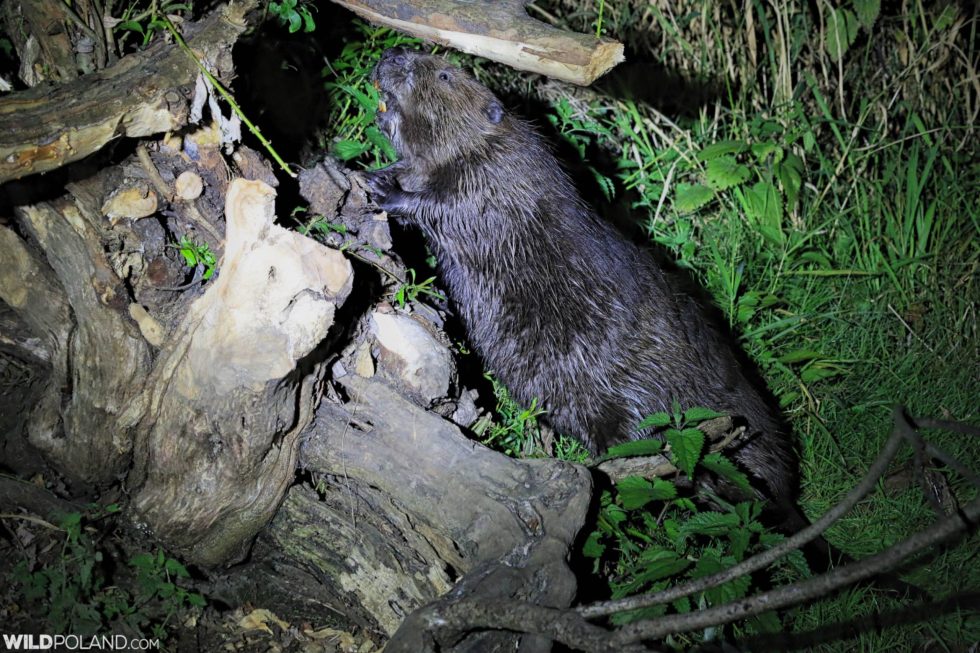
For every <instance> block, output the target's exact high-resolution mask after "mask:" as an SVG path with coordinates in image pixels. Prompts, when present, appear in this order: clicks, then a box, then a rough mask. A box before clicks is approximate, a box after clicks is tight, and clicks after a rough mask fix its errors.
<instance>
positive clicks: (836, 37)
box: [824, 9, 858, 62]
mask: <svg viewBox="0 0 980 653" xmlns="http://www.w3.org/2000/svg"><path fill="white" fill-rule="evenodd" d="M857 30H858V22H857V18H855V16H854V13H853V12H852V11H851V10H849V9H835V10H834V11H833V12H832V13H831V14H830V17H829V19H828V20H827V34H826V40H825V41H824V49H826V50H827V54H828V55H830V58H831V59H832V60H833V61H835V62H837V61H840V60H841V59H842V58H843V57H844V54H845V53H846V52H847V49H848V48H849V47H851V45H852V44H853V43H854V39H856V38H857Z"/></svg>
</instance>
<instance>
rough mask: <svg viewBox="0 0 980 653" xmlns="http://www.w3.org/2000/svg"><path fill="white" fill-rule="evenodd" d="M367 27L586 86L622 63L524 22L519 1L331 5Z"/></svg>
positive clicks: (354, 0)
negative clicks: (354, 15) (378, 27)
mask: <svg viewBox="0 0 980 653" xmlns="http://www.w3.org/2000/svg"><path fill="white" fill-rule="evenodd" d="M334 2H336V3H337V4H339V5H341V6H343V7H346V8H348V9H350V10H351V11H354V12H356V13H357V14H358V15H359V16H361V17H363V18H364V19H366V20H369V21H371V22H372V23H377V24H379V25H385V26H387V27H391V28H393V29H396V30H398V31H400V32H404V33H406V34H411V35H412V36H418V37H419V38H423V39H426V40H428V41H433V42H435V43H439V44H441V45H446V46H449V47H452V48H455V49H457V50H462V51H463V52H466V53H468V54H475V55H478V56H481V57H486V58H487V59H493V60H494V61H499V62H501V63H504V64H507V65H508V66H512V67H513V68H517V69H518V70H527V71H529V72H532V73H540V74H542V75H547V76H549V77H554V78H556V79H560V80H563V81H566V82H572V83H573V84H579V85H582V86H587V85H589V84H591V83H592V82H593V81H595V80H596V79H598V78H599V77H601V76H602V75H604V74H606V73H607V72H609V71H610V70H611V69H612V68H613V66H615V65H616V64H618V63H620V62H621V61H623V45H622V43H619V42H618V41H614V40H612V39H608V38H605V37H603V38H596V37H595V36H592V35H589V34H579V33H577V32H570V31H567V30H561V29H558V28H556V27H552V26H551V25H547V24H545V23H542V22H541V21H538V20H535V19H533V18H531V17H530V16H528V14H527V11H526V9H525V6H526V5H527V4H529V3H528V2H525V1H524V0H503V1H492V0H491V1H483V2H464V1H462V0H401V1H399V2H389V1H387V0H334Z"/></svg>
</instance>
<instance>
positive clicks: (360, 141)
mask: <svg viewBox="0 0 980 653" xmlns="http://www.w3.org/2000/svg"><path fill="white" fill-rule="evenodd" d="M354 24H355V30H356V32H357V34H358V35H359V36H358V37H357V38H356V40H352V41H350V42H349V43H347V44H346V45H345V46H344V48H343V49H342V50H341V51H340V54H339V55H337V56H336V57H335V58H333V59H331V60H330V61H329V62H328V63H327V65H326V66H325V67H324V68H323V70H322V71H321V76H322V77H323V79H324V80H325V81H324V87H325V88H326V89H327V90H328V91H329V92H330V100H331V106H333V107H335V109H334V110H333V112H332V114H331V116H330V124H329V127H328V128H327V130H326V132H325V133H326V134H329V135H330V136H331V137H333V139H334V140H333V143H332V145H331V147H330V150H331V153H332V154H333V155H334V156H336V157H337V158H338V159H340V160H341V161H344V162H347V161H354V160H360V161H361V162H362V163H365V164H366V165H368V166H369V167H372V168H377V167H381V166H383V165H386V164H388V163H391V162H393V161H394V160H395V158H396V157H397V154H396V153H395V149H394V148H393V147H392V145H391V143H390V142H389V141H388V138H387V137H386V136H385V135H384V134H383V133H381V130H380V129H378V128H377V126H376V125H375V124H374V114H375V113H376V112H377V110H378V99H379V96H378V91H377V89H375V88H374V86H373V85H372V84H371V70H372V69H373V68H374V66H375V64H376V63H377V62H378V60H379V59H380V58H381V53H382V52H384V51H385V50H386V49H387V48H391V47H394V46H396V45H401V46H408V47H419V46H421V45H422V44H423V43H422V41H421V40H420V39H414V38H409V37H407V36H403V35H401V34H399V33H397V32H393V31H391V30H389V29H386V28H383V27H373V26H371V25H368V24H367V23H364V22H361V21H355V23H354ZM326 145H327V144H326V143H321V147H323V148H324V149H325V148H326Z"/></svg>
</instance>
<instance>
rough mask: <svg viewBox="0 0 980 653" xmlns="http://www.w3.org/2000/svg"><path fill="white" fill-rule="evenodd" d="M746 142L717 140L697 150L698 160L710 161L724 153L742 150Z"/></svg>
mask: <svg viewBox="0 0 980 653" xmlns="http://www.w3.org/2000/svg"><path fill="white" fill-rule="evenodd" d="M747 147H748V144H747V143H746V142H745V141H718V142H717V143H712V144H711V145H709V146H707V147H706V148H704V149H703V150H701V151H700V152H698V160H699V161H711V160H712V159H717V158H718V157H720V156H723V155H725V154H738V153H739V152H744V151H745V150H746V148H747Z"/></svg>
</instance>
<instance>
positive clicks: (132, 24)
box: [116, 20, 145, 35]
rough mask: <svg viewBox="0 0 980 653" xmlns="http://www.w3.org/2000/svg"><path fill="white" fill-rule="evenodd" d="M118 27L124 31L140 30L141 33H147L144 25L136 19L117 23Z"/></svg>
mask: <svg viewBox="0 0 980 653" xmlns="http://www.w3.org/2000/svg"><path fill="white" fill-rule="evenodd" d="M116 29H118V30H121V31H124V32H139V33H140V34H141V35H142V34H144V33H145V32H144V31H143V26H142V25H141V24H139V23H138V22H136V21H135V20H125V21H123V22H121V23H119V24H118V25H116Z"/></svg>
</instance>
